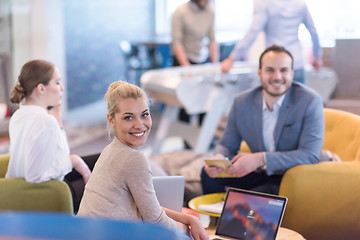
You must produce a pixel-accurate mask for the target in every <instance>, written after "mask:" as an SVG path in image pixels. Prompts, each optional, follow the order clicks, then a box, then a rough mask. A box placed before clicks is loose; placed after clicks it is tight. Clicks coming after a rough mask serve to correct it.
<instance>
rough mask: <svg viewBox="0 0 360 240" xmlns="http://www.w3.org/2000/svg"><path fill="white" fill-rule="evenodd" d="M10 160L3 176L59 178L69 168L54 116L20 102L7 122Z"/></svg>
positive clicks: (66, 147) (62, 136) (63, 139)
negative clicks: (8, 122)
mask: <svg viewBox="0 0 360 240" xmlns="http://www.w3.org/2000/svg"><path fill="white" fill-rule="evenodd" d="M9 134H10V162H9V166H8V171H7V173H6V177H7V178H9V177H24V178H25V180H26V181H27V182H34V183H39V182H44V181H48V180H50V179H59V180H63V179H64V176H65V175H66V174H67V173H69V172H70V171H71V170H72V164H71V161H70V158H69V156H70V150H69V145H68V142H67V139H66V134H65V131H63V130H62V129H61V128H60V126H59V124H58V122H57V120H56V119H55V117H53V116H52V115H50V114H48V113H47V111H46V110H45V109H44V108H42V107H40V106H35V105H20V108H19V109H18V110H17V111H16V112H15V113H14V114H13V116H12V117H11V119H10V124H9Z"/></svg>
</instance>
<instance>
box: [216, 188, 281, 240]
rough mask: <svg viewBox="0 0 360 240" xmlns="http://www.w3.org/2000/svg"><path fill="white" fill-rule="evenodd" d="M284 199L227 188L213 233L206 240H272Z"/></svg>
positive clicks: (279, 221)
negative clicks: (208, 239)
mask: <svg viewBox="0 0 360 240" xmlns="http://www.w3.org/2000/svg"><path fill="white" fill-rule="evenodd" d="M286 203H287V198H285V197H281V196H275V195H269V194H264V193H258V192H252V191H246V190H241V189H236V188H229V190H228V192H227V194H226V199H225V203H224V207H223V210H222V212H221V215H220V218H219V221H218V224H217V227H216V233H215V235H213V236H210V239H212V240H215V239H266V240H274V239H275V238H276V234H277V232H278V230H279V227H280V224H281V220H282V218H283V215H284V212H285V207H286Z"/></svg>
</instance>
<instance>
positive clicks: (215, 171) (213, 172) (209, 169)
mask: <svg viewBox="0 0 360 240" xmlns="http://www.w3.org/2000/svg"><path fill="white" fill-rule="evenodd" d="M204 170H205V172H206V173H207V175H209V177H211V178H216V177H217V176H218V175H219V174H220V173H221V172H223V171H224V169H223V168H222V167H216V166H209V165H207V164H205V167H204Z"/></svg>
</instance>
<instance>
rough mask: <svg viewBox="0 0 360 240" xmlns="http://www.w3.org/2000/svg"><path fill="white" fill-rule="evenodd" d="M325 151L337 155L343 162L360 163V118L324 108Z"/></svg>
mask: <svg viewBox="0 0 360 240" xmlns="http://www.w3.org/2000/svg"><path fill="white" fill-rule="evenodd" d="M324 116H325V138H324V145H323V149H325V150H329V151H331V152H333V153H336V154H337V155H338V156H339V157H340V158H341V160H342V161H360V116H359V115H356V114H353V113H349V112H345V111H341V110H337V109H331V108H324Z"/></svg>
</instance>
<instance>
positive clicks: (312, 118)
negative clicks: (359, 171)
mask: <svg viewBox="0 0 360 240" xmlns="http://www.w3.org/2000/svg"><path fill="white" fill-rule="evenodd" d="M258 76H259V79H260V81H261V86H259V87H257V88H255V89H252V90H250V91H247V92H244V93H242V94H240V95H239V96H237V97H236V98H235V100H234V103H233V106H232V108H231V111H230V114H229V119H228V123H227V126H226V130H225V131H224V134H223V136H222V138H221V140H220V142H219V144H218V145H217V146H216V148H215V154H221V155H223V156H225V157H228V158H229V159H230V161H231V165H230V167H229V168H228V169H227V170H226V172H227V173H228V174H231V175H234V178H216V177H217V176H218V175H219V173H221V172H222V171H224V170H223V169H222V168H219V167H215V166H209V165H205V167H204V168H203V171H202V173H201V180H202V187H203V191H204V193H205V194H206V193H213V192H224V191H225V186H230V187H236V188H242V189H251V190H254V191H260V192H265V193H272V194H278V191H279V186H280V181H281V178H282V176H283V174H284V173H285V172H286V170H288V169H289V168H291V167H294V166H297V165H300V164H316V163H317V162H318V158H319V155H320V152H321V148H322V145H323V140H324V114H323V103H322V99H321V97H320V96H319V95H318V94H317V93H316V92H315V91H313V90H312V89H310V88H308V87H306V86H305V85H302V84H300V83H296V82H293V76H294V70H293V57H292V55H291V54H290V52H289V51H287V50H286V49H285V48H283V47H280V46H276V45H273V46H271V47H269V48H267V49H266V50H265V51H264V52H263V53H262V54H261V56H260V59H259V69H258ZM242 141H245V142H246V143H247V144H248V145H249V147H250V150H251V152H252V153H238V150H239V146H240V144H241V142H242Z"/></svg>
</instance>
